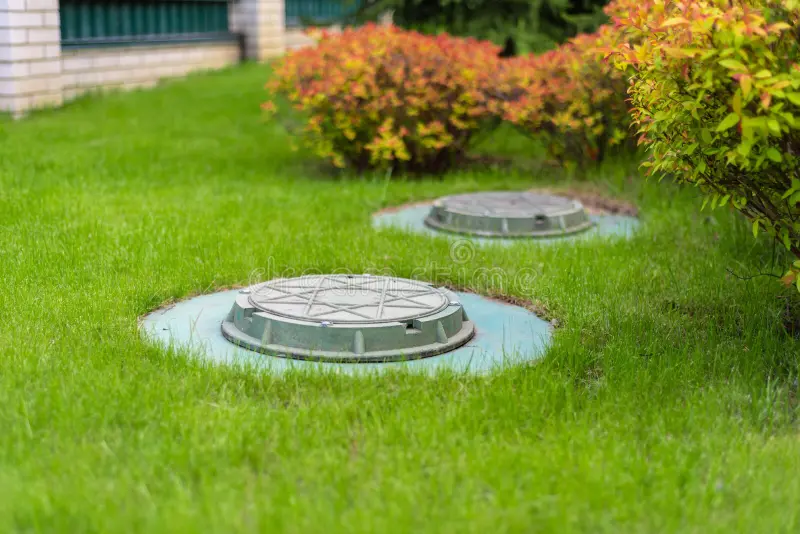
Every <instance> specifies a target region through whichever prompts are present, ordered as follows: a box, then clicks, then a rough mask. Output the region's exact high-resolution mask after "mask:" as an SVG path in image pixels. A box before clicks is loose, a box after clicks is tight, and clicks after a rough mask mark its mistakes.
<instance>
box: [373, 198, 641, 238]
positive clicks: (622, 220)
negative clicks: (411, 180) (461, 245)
mask: <svg viewBox="0 0 800 534" xmlns="http://www.w3.org/2000/svg"><path fill="white" fill-rule="evenodd" d="M432 206H433V201H431V202H424V203H419V204H413V205H409V206H405V207H403V206H400V207H399V208H397V209H392V210H391V211H382V212H378V213H375V214H373V216H372V225H373V227H374V228H376V229H386V228H395V229H398V230H404V231H407V232H412V233H416V234H422V235H428V236H431V237H444V238H446V239H449V240H452V241H462V240H467V241H470V242H473V243H476V244H501V245H512V244H519V243H525V244H529V243H535V244H542V245H554V244H565V243H572V242H580V241H599V240H603V241H607V240H612V239H630V238H631V237H633V236H634V235H635V233H636V231H637V230H638V229H639V227H640V226H641V221H640V220H639V219H638V218H637V217H631V216H629V215H590V216H589V218H590V219H591V221H592V222H593V223H594V225H593V226H592V227H591V228H589V229H588V230H584V231H582V232H580V233H574V234H569V235H564V236H557V237H529V238H520V237H512V238H501V237H479V236H470V235H466V234H455V233H450V232H443V231H440V230H435V229H433V228H430V227H429V226H427V225H426V224H425V218H426V217H427V216H428V213H429V212H430V210H431V207H432Z"/></svg>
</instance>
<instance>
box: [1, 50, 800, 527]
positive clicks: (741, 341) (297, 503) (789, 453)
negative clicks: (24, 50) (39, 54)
mask: <svg viewBox="0 0 800 534" xmlns="http://www.w3.org/2000/svg"><path fill="white" fill-rule="evenodd" d="M266 76H267V74H266V71H265V70H264V69H263V68H262V67H255V66H248V67H245V68H240V69H236V70H231V71H227V72H220V73H216V74H210V75H203V76H198V77H192V78H190V79H188V80H186V81H181V82H175V83H170V84H168V85H166V86H164V87H162V88H158V89H156V90H153V91H149V92H137V93H129V94H118V95H110V96H107V97H103V98H93V99H86V100H81V101H79V102H76V103H73V104H71V105H69V106H67V107H66V108H64V109H62V110H55V111H46V112H41V113H38V114H35V115H33V116H32V117H29V118H28V119H25V120H23V121H20V122H15V123H12V122H10V121H5V122H2V123H0V130H1V133H0V137H1V138H2V139H1V140H0V280H1V281H2V291H0V531H1V532H13V531H21V532H28V531H46V532H53V531H59V532H69V533H77V532H81V533H82V532H104V533H105V532H132V531H137V532H147V533H153V532H192V531H194V532H204V533H207V532H223V533H228V532H238V531H243V532H249V531H262V532H320V533H323V532H324V533H328V532H346V533H348V534H349V533H357V532H370V533H372V532H452V533H459V534H461V533H467V532H475V533H486V532H491V533H493V534H500V533H504V532H571V531H576V532H578V531H580V532H592V533H594V532H678V531H680V532H703V533H706V532H725V533H730V532H770V533H772V532H797V531H798V529H800V507H798V503H799V502H800V476H798V472H800V434H799V433H798V422H797V415H798V408H797V400H796V394H797V375H798V360H799V358H798V352H800V351H798V342H797V341H796V340H793V339H792V338H791V337H790V336H789V335H788V334H787V333H786V331H785V330H784V328H783V326H782V325H783V323H784V321H785V320H786V317H785V310H786V306H787V303H792V302H793V303H794V305H795V306H796V302H797V298H796V296H794V295H793V293H792V292H791V291H788V290H785V289H783V288H782V287H781V286H780V285H779V284H778V283H777V282H776V281H775V280H773V279H771V278H769V277H756V278H752V279H749V280H740V279H738V278H736V277H734V276H731V275H730V274H728V272H727V270H728V269H730V270H731V271H733V272H734V273H736V274H738V275H740V276H743V277H745V276H748V277H749V276H752V275H753V274H755V273H758V272H759V271H761V270H768V269H769V266H770V262H772V258H773V247H772V245H771V243H769V242H766V241H762V242H754V240H753V238H752V234H751V233H750V228H749V225H747V224H746V223H744V222H742V221H740V220H738V218H737V217H736V216H735V215H734V214H732V213H730V212H727V211H720V212H717V213H715V214H714V215H713V216H710V215H709V213H707V212H704V213H701V212H700V211H699V207H700V204H701V201H700V199H699V198H698V194H697V192H696V191H694V190H679V189H677V188H675V187H673V186H671V185H669V184H666V183H661V184H658V183H655V182H652V181H651V182H645V181H644V179H643V178H641V177H640V176H639V174H638V171H637V170H636V165H635V164H634V165H624V164H617V165H606V166H605V167H603V168H602V169H600V170H598V171H597V172H596V173H595V175H594V176H593V178H594V183H595V184H597V187H600V188H601V190H604V191H607V192H609V193H615V194H619V195H620V196H622V197H624V198H627V199H629V200H631V201H634V202H636V203H637V204H639V206H640V207H641V209H642V216H643V218H644V219H645V220H646V226H645V229H644V231H643V232H641V234H640V235H639V236H638V237H637V238H635V239H633V240H631V241H628V242H619V243H616V244H602V243H594V244H579V245H575V246H573V245H570V246H564V247H537V246H536V245H531V244H525V243H520V244H518V245H515V246H513V247H509V248H501V247H497V248H489V249H482V250H481V251H479V252H478V253H477V254H476V255H475V257H474V258H473V259H472V260H471V261H470V263H468V264H466V267H467V268H472V269H479V268H482V267H488V266H493V265H495V266H498V267H500V268H502V269H504V270H505V272H507V273H508V275H509V277H513V275H514V273H516V272H517V271H519V270H520V269H533V272H534V273H535V276H533V277H532V279H531V285H530V287H521V286H513V287H508V288H506V291H507V292H510V293H513V296H521V297H528V298H531V299H532V300H534V301H536V302H537V303H538V304H539V305H540V306H543V307H545V308H546V309H547V313H548V314H549V316H550V317H551V318H556V319H558V321H559V322H560V325H561V326H560V328H559V329H558V331H557V334H556V336H555V341H554V345H553V347H552V349H551V350H550V351H549V352H548V353H547V355H546V358H545V359H544V360H543V361H542V363H541V364H540V365H536V366H533V367H520V368H512V369H508V370H507V371H504V372H502V373H498V374H495V375H493V376H490V377H484V378H478V377H466V376H440V377H437V378H434V379H431V378H424V377H419V376H412V375H406V374H392V375H388V376H382V377H362V378H348V377H342V376H332V375H323V374H306V375H303V374H293V375H287V376H284V377H272V376H269V375H266V374H257V373H254V372H249V371H247V370H244V369H238V370H237V369H232V368H221V367H208V366H204V365H202V364H201V363H198V362H194V363H192V362H190V361H189V360H187V358H186V357H185V354H180V353H172V352H165V351H163V350H161V349H158V348H153V347H150V346H148V345H147V344H146V343H144V342H143V341H142V340H141V339H140V336H139V333H138V331H137V317H139V316H141V315H143V314H145V313H147V312H148V311H150V310H153V309H154V308H156V307H158V306H159V305H160V304H162V303H163V302H165V301H168V300H170V299H180V298H184V297H187V296H190V295H193V294H198V293H206V292H212V291H215V290H216V289H217V288H223V287H226V286H230V285H234V284H243V283H247V282H248V280H249V279H250V277H251V275H252V273H253V272H255V271H258V270H259V269H267V268H270V269H276V270H279V271H280V270H283V269H289V268H291V269H295V270H303V269H311V268H313V269H317V270H320V271H331V270H334V269H349V270H352V271H356V272H358V271H362V270H367V269H375V270H377V269H383V268H391V269H392V270H393V272H394V273H396V274H397V275H399V276H404V275H405V276H410V275H411V273H412V271H414V270H415V269H416V268H417V267H418V266H425V267H426V268H427V269H429V270H430V278H431V279H434V278H436V279H437V280H436V281H438V282H442V283H447V282H454V280H448V279H447V276H448V275H447V274H446V273H445V274H444V275H442V273H441V272H440V271H441V269H437V266H442V265H448V264H449V263H448V262H450V258H449V250H448V249H449V247H448V244H447V242H446V241H444V240H440V239H436V240H431V239H429V238H426V237H424V236H413V235H407V234H404V233H402V232H399V231H390V232H377V231H373V230H372V229H371V228H370V214H371V213H372V212H373V211H375V210H377V209H379V208H381V207H384V206H388V205H394V204H400V203H403V202H407V201H411V200H419V199H423V198H433V197H436V196H440V195H442V194H446V193H452V192H456V191H472V190H479V189H494V188H528V187H531V186H534V185H543V186H545V185H552V184H554V183H559V182H563V180H564V179H563V178H561V177H560V176H559V175H558V174H557V173H555V172H554V171H542V173H541V174H540V175H539V176H531V175H530V174H527V175H526V174H525V173H514V172H507V171H502V172H494V173H493V172H490V171H485V172H484V171H477V170H476V171H468V172H467V171H464V172H458V173H453V174H451V175H448V176H446V177H445V178H444V179H443V180H437V179H429V180H422V181H403V180H400V179H397V178H395V179H393V180H392V181H391V182H390V183H387V182H386V180H385V179H384V177H382V176H381V177H362V178H351V179H338V178H335V177H332V176H330V175H327V176H326V175H325V173H322V172H320V166H319V165H318V164H316V163H315V162H314V161H313V160H312V158H310V157H309V156H308V154H306V153H303V152H302V151H301V152H292V151H291V150H290V149H289V137H288V136H287V135H286V134H285V133H284V132H283V130H282V129H281V128H280V127H279V126H277V125H275V124H269V123H265V122H264V120H263V118H262V116H261V114H260V111H259V109H258V104H259V103H260V101H261V100H262V99H263V98H264V94H263V89H262V86H263V82H264V81H265V78H266ZM496 141H497V140H496ZM500 144H503V145H506V143H504V142H500ZM520 147H522V148H524V144H520ZM573 185H574V184H573ZM779 260H780V261H779ZM781 262H782V260H781V259H780V257H778V258H777V259H776V261H775V267H774V269H773V270H772V271H771V272H780V271H781V269H782V267H783V266H784V264H783V263H781Z"/></svg>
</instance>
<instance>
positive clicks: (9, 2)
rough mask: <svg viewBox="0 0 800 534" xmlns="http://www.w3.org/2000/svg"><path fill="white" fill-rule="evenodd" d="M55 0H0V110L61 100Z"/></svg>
mask: <svg viewBox="0 0 800 534" xmlns="http://www.w3.org/2000/svg"><path fill="white" fill-rule="evenodd" d="M60 42H61V35H60V29H59V17H58V0H0V87H2V88H3V89H2V91H0V97H2V100H0V110H4V111H11V112H12V113H15V114H19V113H21V112H23V111H25V109H27V108H28V107H30V106H42V105H58V104H60V103H61V101H62V96H61V93H62V86H61V61H60V59H59V57H58V51H59V50H60Z"/></svg>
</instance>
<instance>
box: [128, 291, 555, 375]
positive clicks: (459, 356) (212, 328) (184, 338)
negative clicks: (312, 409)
mask: <svg viewBox="0 0 800 534" xmlns="http://www.w3.org/2000/svg"><path fill="white" fill-rule="evenodd" d="M238 294H239V290H229V291H222V292H218V293H212V294H209V295H202V296H199V297H195V298H192V299H188V300H185V301H182V302H179V303H177V304H175V305H173V306H170V307H167V308H164V309H159V310H156V311H154V312H152V313H150V314H149V315H147V316H145V317H144V318H143V319H142V322H141V331H142V333H143V336H144V337H145V339H146V340H147V341H148V342H152V343H156V344H158V345H161V346H162V347H164V348H166V347H169V346H172V347H175V348H182V349H186V350H187V351H188V352H189V354H190V355H191V356H192V357H197V358H200V359H201V360H204V361H208V362H211V363H214V364H222V365H242V366H246V367H250V368H255V369H258V370H263V371H266V372H271V373H275V374H280V373H283V372H286V371H290V370H319V371H332V372H336V373H343V374H350V375H355V374H364V373H367V374H369V373H376V372H385V371H389V370H393V369H405V370H408V371H411V372H418V373H428V374H430V373H435V372H437V371H444V370H447V371H455V372H459V373H472V374H486V373H489V372H492V371H497V370H502V369H504V368H508V367H509V366H513V365H521V364H526V363H532V362H535V361H537V360H539V359H541V358H542V357H543V356H544V354H545V352H546V350H547V348H548V347H549V346H550V343H551V341H552V335H553V327H552V325H551V324H550V323H549V322H547V321H545V320H543V319H541V318H539V317H538V316H536V315H535V314H534V313H533V312H531V311H529V310H527V309H525V308H522V307H520V306H515V305H511V304H507V303H504V302H499V301H497V300H493V299H489V298H487V297H483V296H480V295H475V294H473V293H462V292H457V293H456V294H457V295H458V297H459V299H460V300H461V302H462V304H463V305H464V308H465V310H466V311H467V313H468V314H469V317H470V319H471V320H472V321H473V323H474V324H475V327H476V330H477V334H476V335H475V337H474V338H473V339H472V340H471V341H470V342H469V343H467V344H466V345H464V346H462V347H460V348H458V349H456V350H455V351H452V352H449V353H446V354H441V355H438V356H432V357H430V358H424V359H421V360H411V361H403V362H389V363H327V362H313V361H302V360H292V359H287V358H280V357H277V356H268V355H264V354H261V353H258V352H254V351H251V350H248V349H246V348H243V347H237V346H236V345H234V344H232V343H231V342H229V341H228V340H226V339H225V338H224V337H223V335H222V331H221V328H220V326H221V324H222V321H223V320H224V319H225V317H226V316H227V315H228V313H229V312H230V310H231V306H232V305H233V303H234V301H235V300H236V297H237V295H238Z"/></svg>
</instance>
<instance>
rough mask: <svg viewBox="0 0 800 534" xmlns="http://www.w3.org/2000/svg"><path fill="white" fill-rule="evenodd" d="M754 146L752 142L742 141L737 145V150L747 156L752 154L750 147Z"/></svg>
mask: <svg viewBox="0 0 800 534" xmlns="http://www.w3.org/2000/svg"><path fill="white" fill-rule="evenodd" d="M751 148H753V145H752V144H751V143H742V144H740V145H739V146H737V147H736V152H738V153H739V154H741V155H742V156H744V157H745V158H746V157H747V156H748V155H749V154H750V149H751Z"/></svg>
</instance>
